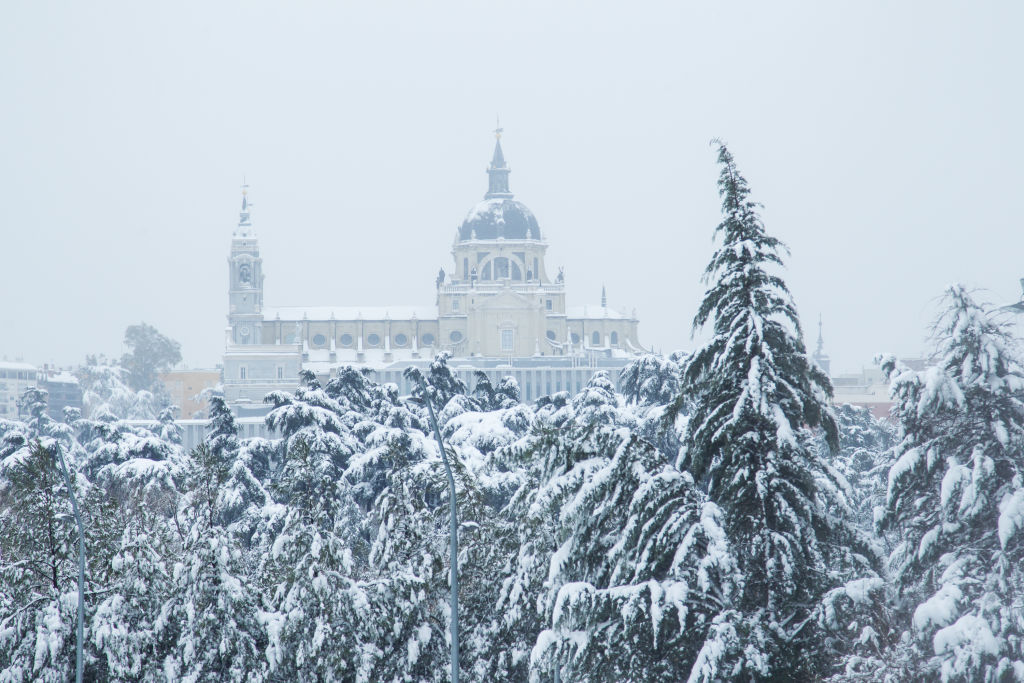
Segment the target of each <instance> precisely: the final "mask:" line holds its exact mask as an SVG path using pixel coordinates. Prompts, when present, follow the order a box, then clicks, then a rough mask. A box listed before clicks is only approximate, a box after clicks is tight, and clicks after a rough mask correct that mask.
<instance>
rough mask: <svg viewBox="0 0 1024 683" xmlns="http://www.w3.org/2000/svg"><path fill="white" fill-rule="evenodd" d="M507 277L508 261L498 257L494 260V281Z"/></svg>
mask: <svg viewBox="0 0 1024 683" xmlns="http://www.w3.org/2000/svg"><path fill="white" fill-rule="evenodd" d="M507 277H508V259H507V258H505V257H504V256H499V257H498V258H496V259H494V279H495V280H501V279H504V278H507Z"/></svg>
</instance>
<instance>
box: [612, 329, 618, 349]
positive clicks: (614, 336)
mask: <svg viewBox="0 0 1024 683" xmlns="http://www.w3.org/2000/svg"><path fill="white" fill-rule="evenodd" d="M618 345H619V333H618V332H612V346H618Z"/></svg>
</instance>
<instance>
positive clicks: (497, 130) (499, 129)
mask: <svg viewBox="0 0 1024 683" xmlns="http://www.w3.org/2000/svg"><path fill="white" fill-rule="evenodd" d="M495 118H496V119H497V125H498V127H497V128H495V129H494V137H495V138H497V139H498V140H500V139H501V134H502V132H504V129H503V128H502V127H501V117H500V116H497V115H496V116H495Z"/></svg>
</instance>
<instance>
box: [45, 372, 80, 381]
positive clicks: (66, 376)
mask: <svg viewBox="0 0 1024 683" xmlns="http://www.w3.org/2000/svg"><path fill="white" fill-rule="evenodd" d="M46 381H47V382H48V383H51V384H78V378H77V377H75V376H74V375H72V374H71V373H70V372H68V371H67V370H61V371H60V372H55V373H53V374H47V375H46Z"/></svg>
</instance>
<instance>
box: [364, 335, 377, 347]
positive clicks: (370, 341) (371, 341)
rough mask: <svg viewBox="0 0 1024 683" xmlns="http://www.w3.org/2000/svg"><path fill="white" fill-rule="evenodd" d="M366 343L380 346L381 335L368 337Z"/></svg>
mask: <svg viewBox="0 0 1024 683" xmlns="http://www.w3.org/2000/svg"><path fill="white" fill-rule="evenodd" d="M366 343H367V344H369V345H370V346H380V335H379V334H376V333H374V334H371V335H369V336H367V337H366Z"/></svg>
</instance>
